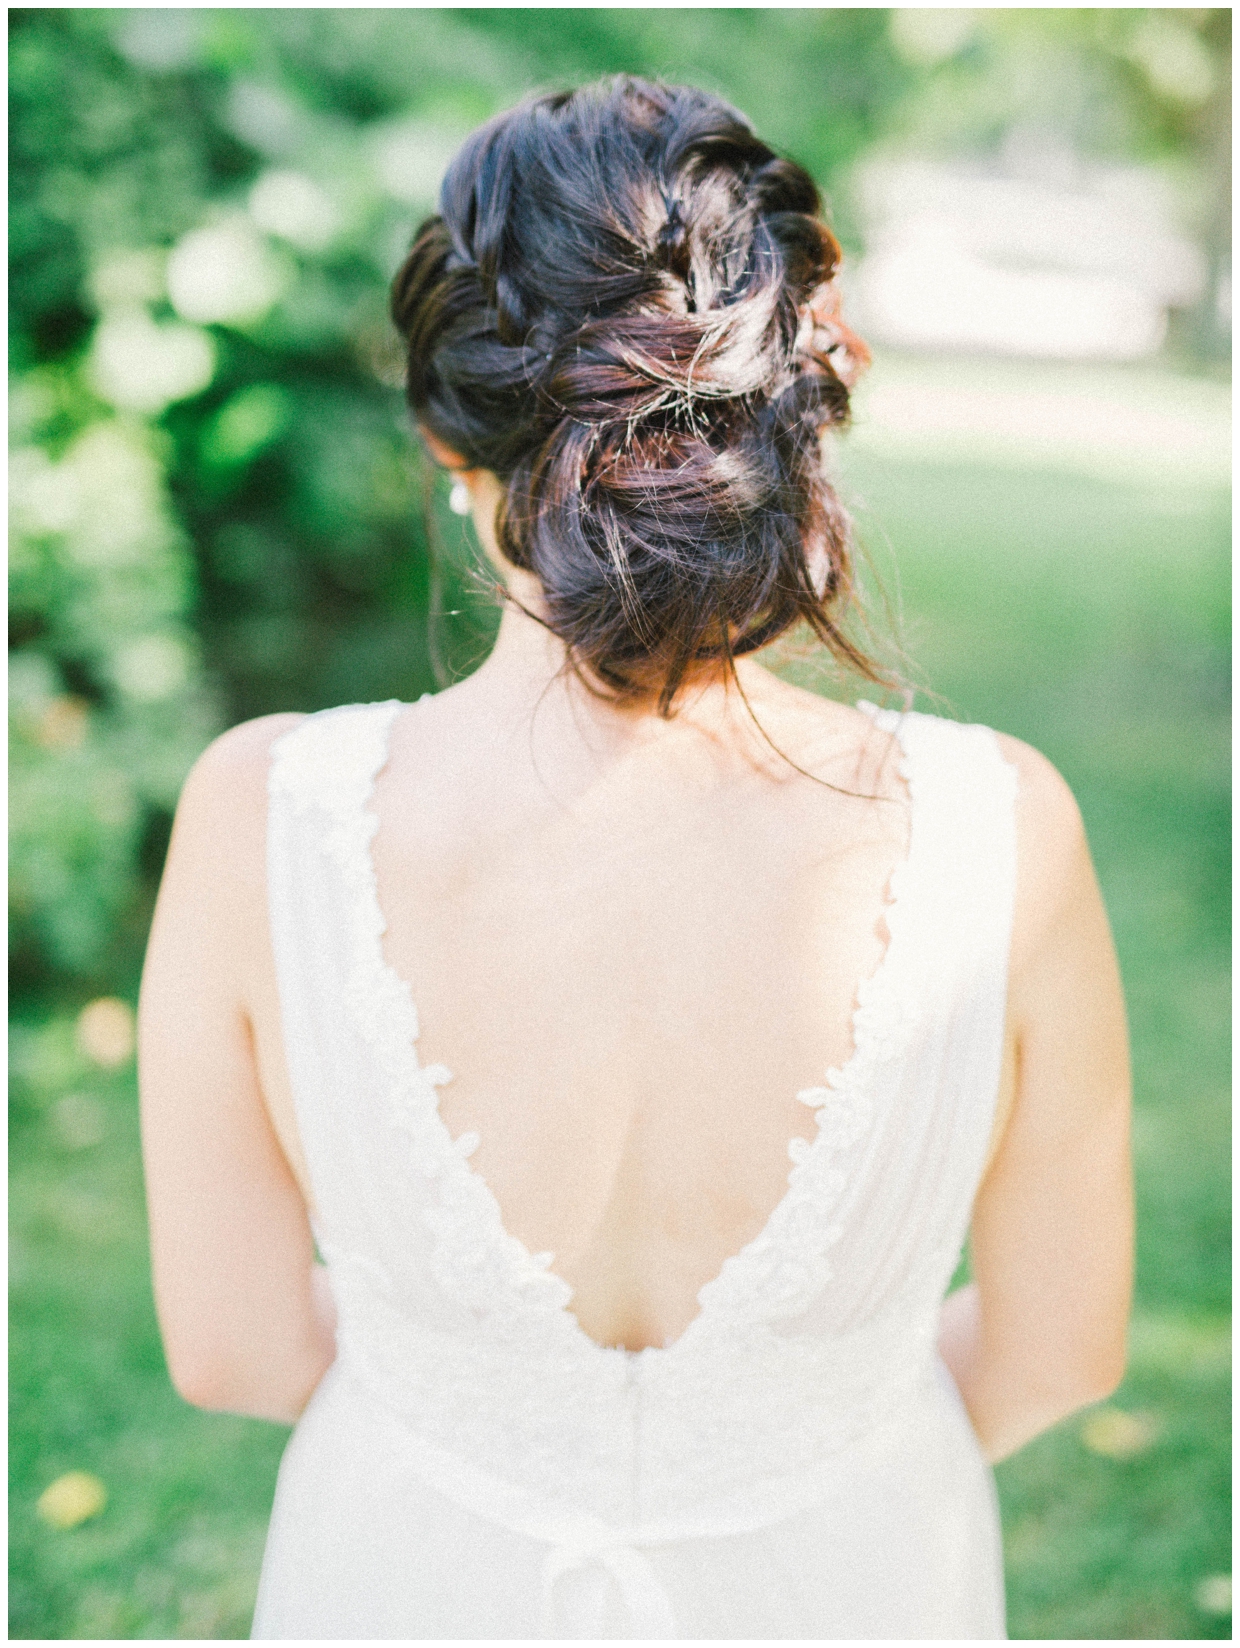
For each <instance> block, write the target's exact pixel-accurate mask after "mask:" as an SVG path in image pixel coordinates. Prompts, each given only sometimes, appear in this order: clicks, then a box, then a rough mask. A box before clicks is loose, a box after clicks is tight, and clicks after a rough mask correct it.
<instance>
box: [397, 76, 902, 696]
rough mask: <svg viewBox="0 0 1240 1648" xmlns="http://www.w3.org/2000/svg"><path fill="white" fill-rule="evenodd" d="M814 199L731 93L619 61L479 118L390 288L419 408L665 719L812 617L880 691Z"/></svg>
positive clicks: (507, 528)
mask: <svg viewBox="0 0 1240 1648" xmlns="http://www.w3.org/2000/svg"><path fill="white" fill-rule="evenodd" d="M819 209H820V202H819V197H818V191H817V189H816V188H815V186H814V184H813V182H812V180H811V179H810V177H809V175H808V174H807V173H806V172H805V171H803V170H802V168H801V167H800V166H797V165H795V164H794V163H793V162H791V161H788V160H785V159H782V158H780V157H779V156H777V155H776V154H775V153H774V152H773V151H772V150H771V149H769V148H768V147H767V146H766V145H765V144H764V143H762V142H760V141H759V140H758V138H757V137H755V136H754V134H753V132H752V130H751V129H750V127H749V125H748V123H747V122H746V121H745V119H744V118H743V117H742V116H741V115H740V114H738V113H737V111H736V110H734V109H732V108H730V107H729V106H728V105H727V104H726V103H723V102H721V101H720V100H719V99H718V98H715V97H711V96H709V95H707V94H706V93H704V92H699V91H696V90H694V89H692V88H690V87H684V86H663V85H657V84H653V83H651V82H649V81H645V80H639V79H635V78H631V77H628V76H624V77H620V78H618V79H615V80H609V81H602V82H597V83H595V84H592V85H588V86H584V87H582V88H581V89H579V90H577V91H574V92H568V93H560V94H556V95H552V96H544V97H539V98H535V99H533V100H531V101H529V102H527V103H524V104H522V105H521V106H520V107H518V108H516V109H513V110H511V111H510V112H508V113H506V114H503V115H500V116H499V117H498V118H496V119H495V120H492V121H490V122H489V123H488V124H487V125H485V126H483V127H481V128H480V129H479V130H478V131H476V132H475V133H473V135H472V136H471V137H470V138H468V139H467V141H466V142H465V144H464V146H463V147H462V148H461V150H460V151H459V152H458V154H457V155H456V157H455V159H454V160H453V162H452V164H451V166H450V167H449V169H448V173H447V176H446V178H445V180H444V184H443V189H442V193H441V197H440V214H439V215H438V216H436V217H432V218H430V219H428V220H427V221H426V222H425V223H424V224H423V225H422V227H421V229H420V230H419V231H418V234H417V237H416V239H415V241H414V244H413V248H412V250H411V251H410V253H409V257H408V259H407V260H406V262H405V264H404V266H403V268H402V269H401V270H400V272H399V274H398V275H397V277H396V279H395V282H394V283H393V289H392V313H393V317H394V319H395V321H396V324H397V326H398V328H399V329H400V331H401V334H402V336H403V337H404V339H405V341H406V344H407V346H408V398H409V404H410V406H411V407H412V409H413V412H414V414H415V416H416V418H417V419H418V421H419V423H421V424H422V425H423V426H424V427H425V428H426V429H428V430H429V431H430V432H431V433H432V434H433V435H435V436H437V437H438V438H439V439H440V440H441V441H442V442H444V443H445V444H446V445H447V446H449V447H450V448H452V449H453V450H454V451H456V452H458V453H459V454H460V455H461V457H462V458H463V460H464V462H465V464H466V465H467V466H468V467H469V468H479V469H487V470H490V471H492V472H493V473H494V474H495V475H496V476H497V477H498V478H499V480H500V481H501V482H502V483H504V485H505V488H506V490H505V495H504V500H503V504H502V506H501V509H500V513H499V517H498V520H497V536H498V542H499V545H500V548H501V549H502V551H503V553H504V554H505V555H506V556H507V557H508V559H509V560H510V561H511V562H512V563H513V564H514V565H515V566H518V567H524V568H527V569H528V570H529V571H531V572H532V573H533V574H534V575H535V576H536V577H537V579H538V581H539V583H540V585H541V587H542V590H543V593H544V598H545V605H546V614H545V616H546V621H547V622H548V624H549V625H550V627H551V628H552V629H553V630H554V631H555V633H556V634H557V635H558V636H560V637H561V639H562V640H563V641H564V642H565V643H566V644H567V645H568V647H569V649H570V657H572V658H573V660H574V662H575V663H576V664H578V665H579V666H585V668H586V670H587V671H588V672H589V673H590V674H591V675H592V676H593V677H594V678H595V679H596V680H597V681H599V682H601V683H603V684H605V686H606V687H607V688H609V689H611V690H612V691H614V692H616V693H617V694H620V695H624V696H629V695H632V696H638V695H641V696H645V695H648V694H650V693H652V692H653V693H657V695H658V700H659V707H660V710H661V711H662V712H663V713H665V714H666V713H667V712H668V710H669V707H670V705H671V703H672V700H673V698H674V697H675V694H676V692H677V690H678V689H679V687H680V686H681V684H682V682H683V681H684V679H685V677H686V674H687V673H689V672H690V671H692V670H693V669H695V668H696V667H697V666H699V665H700V664H702V663H708V662H711V661H714V662H716V663H721V664H722V665H723V667H724V668H725V669H727V670H729V671H730V670H731V669H732V665H733V660H734V658H735V657H737V656H739V655H740V654H742V653H747V652H752V651H754V650H755V649H756V648H758V647H761V646H763V645H765V644H766V643H767V642H768V641H771V640H773V639H774V638H775V637H776V636H778V635H780V634H782V633H783V632H784V631H786V630H787V629H789V628H790V627H791V626H792V625H793V624H795V623H796V622H797V621H798V620H804V621H806V622H808V624H809V625H810V626H811V627H812V628H813V630H814V631H815V632H816V633H817V635H818V636H819V637H820V638H821V640H822V641H824V642H825V643H826V644H827V646H828V647H829V648H831V650H832V651H833V652H834V653H835V654H836V656H837V657H839V658H840V659H842V660H844V661H846V662H847V663H848V664H849V665H851V666H852V667H854V668H856V669H858V670H860V671H861V673H863V674H865V675H867V676H869V677H870V678H872V679H873V678H875V671H874V668H873V666H872V665H871V664H870V662H869V660H868V659H867V658H866V657H865V655H864V654H863V653H862V652H861V651H860V650H859V649H858V648H857V647H856V645H855V644H854V643H853V642H852V641H850V640H849V638H848V637H847V636H846V635H845V633H844V632H843V630H842V628H841V627H840V615H841V612H842V608H843V605H844V601H845V597H846V596H847V594H848V592H849V588H850V581H851V572H850V560H849V547H848V519H847V516H846V515H845V513H844V510H843V508H842V506H841V505H840V503H839V500H838V498H837V497H836V495H835V493H834V491H833V489H832V488H831V486H830V485H829V483H828V481H827V479H826V477H825V474H824V465H823V457H822V451H821V446H820V439H821V436H822V433H823V432H824V431H825V430H827V429H830V428H833V427H838V426H840V425H842V424H844V423H845V422H846V420H847V417H848V398H849V397H848V391H849V385H850V384H851V383H852V381H853V378H854V376H855V374H856V372H857V371H858V370H859V369H860V368H861V366H863V365H864V364H865V361H866V359H867V358H868V357H867V355H866V352H865V348H864V345H862V344H861V343H860V341H859V340H858V339H856V338H855V337H853V336H852V334H851V333H849V332H848V331H847V330H846V329H845V328H844V327H843V325H842V324H841V323H840V321H839V319H838V317H837V313H836V309H837V304H836V295H835V288H834V285H833V277H834V275H835V271H836V267H837V264H838V262H839V255H840V253H839V246H838V244H837V243H836V241H835V239H834V237H833V236H832V235H831V233H830V231H829V230H828V229H827V227H826V225H825V224H824V223H823V222H822V220H821V218H820V217H819V215H818V213H819Z"/></svg>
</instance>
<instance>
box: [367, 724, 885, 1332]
mask: <svg viewBox="0 0 1240 1648" xmlns="http://www.w3.org/2000/svg"><path fill="white" fill-rule="evenodd" d="M425 713H426V712H425V710H424V709H423V707H422V706H415V707H414V708H413V709H411V710H410V711H408V712H407V713H406V714H405V715H403V716H398V717H397V718H396V720H395V721H394V722H393V723H392V727H393V728H396V729H398V730H399V732H400V734H401V735H402V736H401V738H400V741H399V742H400V751H401V757H402V760H401V763H400V765H401V767H402V769H403V776H402V778H401V779H398V780H396V781H395V782H396V784H397V787H396V789H395V790H394V791H393V790H391V788H390V784H391V783H392V782H393V781H392V780H391V779H390V776H389V775H390V774H391V771H392V766H393V763H391V762H389V763H388V764H387V765H385V767H384V769H383V771H382V772H381V774H380V775H379V777H378V780H377V783H376V785H375V788H374V791H373V793H372V795H371V797H370V799H369V801H368V803H367V807H368V810H369V811H370V812H371V813H373V814H375V815H376V816H377V818H378V820H379V822H378V825H377V827H376V831H375V835H374V837H373V839H372V840H371V842H370V843H369V854H370V869H371V873H372V874H373V875H374V876H375V881H376V897H377V900H378V904H379V908H380V911H381V917H382V920H383V925H384V938H383V947H384V969H385V973H386V974H387V975H388V976H389V981H390V982H391V983H392V984H393V985H394V987H396V988H404V987H406V986H407V987H408V988H409V992H410V995H411V997H412V999H413V1000H414V1001H415V1002H416V1003H417V1005H418V1017H419V1021H420V1037H419V1047H420V1049H421V1050H423V1051H422V1057H423V1058H424V1059H425V1060H426V1062H428V1063H431V1064H433V1065H436V1066H442V1067H443V1070H444V1075H445V1081H444V1082H442V1083H440V1084H439V1085H438V1088H437V1091H438V1096H439V1112H440V1116H441V1118H442V1120H443V1122H444V1124H445V1126H446V1127H447V1129H448V1131H449V1133H450V1134H451V1135H452V1136H453V1138H454V1140H455V1141H456V1142H457V1144H458V1146H461V1145H463V1146H464V1148H466V1149H469V1152H470V1153H469V1156H468V1161H469V1164H470V1169H471V1171H472V1172H473V1173H475V1174H478V1175H479V1176H480V1177H481V1178H482V1179H483V1180H484V1181H485V1183H486V1186H487V1187H488V1189H489V1191H490V1193H491V1196H492V1197H493V1199H494V1201H495V1203H496V1218H497V1221H498V1223H499V1225H500V1227H501V1228H502V1229H503V1230H504V1231H505V1233H506V1235H508V1236H510V1237H511V1238H513V1239H518V1240H520V1243H521V1245H522V1246H523V1247H525V1248H526V1249H527V1250H533V1252H535V1253H536V1254H537V1255H538V1259H537V1262H538V1263H539V1264H540V1265H541V1266H544V1267H545V1268H546V1269H547V1271H548V1273H549V1275H550V1276H552V1277H553V1278H555V1279H559V1280H560V1281H562V1282H563V1283H564V1284H565V1287H564V1308H565V1309H566V1310H569V1311H570V1312H571V1313H572V1314H573V1316H574V1318H575V1319H576V1320H577V1321H578V1322H579V1324H581V1325H582V1327H583V1331H585V1332H586V1333H587V1334H588V1336H589V1337H591V1338H592V1339H594V1340H595V1341H596V1342H601V1343H603V1344H607V1345H615V1344H623V1345H626V1346H627V1347H629V1348H641V1347H643V1346H663V1345H666V1344H668V1343H670V1342H671V1341H672V1340H673V1339H675V1338H677V1337H678V1336H679V1335H680V1334H681V1333H682V1332H683V1331H685V1329H686V1327H687V1325H688V1323H689V1322H690V1320H692V1318H693V1317H695V1316H696V1315H697V1314H698V1312H699V1311H700V1310H701V1309H702V1308H704V1307H705V1306H708V1305H709V1301H710V1299H711V1297H712V1294H713V1292H716V1291H718V1289H717V1288H716V1287H715V1284H716V1283H717V1282H718V1280H719V1278H720V1276H721V1275H722V1273H723V1271H724V1270H725V1268H726V1267H728V1266H729V1265H731V1264H732V1262H733V1259H734V1257H735V1256H736V1255H738V1254H739V1253H740V1252H741V1250H743V1249H745V1248H746V1247H748V1246H750V1245H751V1244H752V1243H754V1242H757V1241H760V1239H761V1238H762V1236H763V1235H764V1234H765V1232H766V1230H767V1228H768V1226H769V1225H770V1223H771V1221H772V1219H778V1217H779V1215H778V1213H777V1208H778V1205H779V1203H780V1202H781V1201H782V1200H783V1199H784V1197H785V1196H786V1195H787V1193H788V1172H789V1161H790V1160H791V1161H792V1162H793V1163H795V1162H796V1161H797V1160H798V1159H799V1155H800V1153H801V1152H802V1151H804V1150H805V1149H806V1148H808V1145H809V1142H810V1139H811V1137H812V1134H813V1131H814V1121H813V1112H814V1111H816V1110H817V1109H818V1107H820V1106H821V1104H822V1103H823V1101H824V1098H825V1096H826V1093H827V1091H828V1090H827V1089H826V1088H825V1087H824V1086H823V1081H824V1073H825V1072H826V1071H827V1069H828V1068H831V1067H832V1066H835V1067H836V1068H835V1071H834V1074H835V1078H836V1079H837V1080H845V1079H846V1075H847V1073H848V1072H849V1070H850V1067H851V1065H852V1063H853V1061H854V1060H855V1059H856V1058H858V1057H862V1058H864V1056H865V1052H864V1047H863V1046H861V1047H860V1048H859V1047H858V1045H857V1043H858V1036H857V1027H856V1024H855V1022H854V1020H855V1015H856V1006H857V982H858V980H859V979H865V980H867V981H870V982H869V984H868V986H867V987H868V988H869V989H870V990H871V991H873V990H874V989H876V988H878V987H879V986H878V984H877V983H876V982H874V980H875V978H876V975H877V974H878V971H879V969H880V968H882V967H884V966H885V965H886V955H887V950H888V943H887V931H888V930H887V926H886V916H887V914H888V909H889V905H890V901H891V900H890V895H891V891H892V884H893V879H894V877H895V870H896V867H897V866H898V865H903V863H904V862H905V860H906V855H907V853H908V851H909V845H908V843H909V825H908V807H907V802H906V798H905V797H904V796H903V795H902V794H901V793H900V792H899V791H898V790H895V791H894V792H893V790H892V786H891V784H890V783H888V785H887V788H888V791H889V793H888V795H886V796H882V797H879V798H874V797H871V796H867V795H864V794H856V793H850V792H848V791H844V792H842V793H841V792H840V791H839V790H837V789H834V788H826V787H820V788H819V789H818V790H817V791H816V792H812V793H811V795H810V797H809V799H810V800H811V801H812V802H814V803H816V804H817V805H816V806H815V808H814V809H813V810H812V812H811V814H810V816H809V817H808V818H802V819H801V820H799V821H798V822H799V839H798V831H797V830H793V831H791V832H789V831H787V830H785V831H783V832H782V833H781V834H778V835H773V833H772V829H771V825H772V823H774V824H776V825H778V824H780V823H783V822H784V819H783V817H782V816H781V812H782V810H784V809H786V807H787V801H788V798H787V796H786V794H785V793H784V791H783V790H782V789H780V788H779V787H778V786H770V788H769V790H764V789H763V788H762V787H761V785H760V784H755V785H752V786H751V789H750V795H749V797H748V810H746V809H745V807H744V806H742V805H741V804H740V803H738V801H737V798H736V793H735V792H736V786H735V784H731V785H729V784H726V783H725V785H724V786H723V788H722V790H720V787H719V785H718V783H717V782H716V783H715V784H714V785H713V787H712V789H711V791H710V793H709V794H708V795H707V796H706V797H705V798H703V800H702V801H699V802H698V803H697V805H698V808H699V812H700V813H702V814H704V817H703V818H702V819H700V820H699V819H695V818H694V817H693V815H692V813H691V814H690V816H688V817H675V816H669V813H670V812H671V806H672V804H673V802H674V799H675V793H676V792H675V786H673V788H672V792H671V795H669V794H668V785H667V783H666V781H665V779H664V775H663V773H662V771H661V770H660V769H657V768H656V772H655V775H654V777H653V779H652V778H651V776H650V775H649V773H648V772H646V773H643V772H642V771H641V769H640V765H639V770H638V771H637V772H636V773H634V771H633V768H632V765H631V764H630V765H625V766H622V770H621V773H620V777H619V781H618V782H616V781H614V780H613V782H611V783H610V784H608V782H607V779H608V778H609V777H610V776H611V775H610V774H607V773H604V775H603V780H602V781H601V782H598V781H596V782H595V783H594V784H593V785H592V786H590V787H589V788H588V789H587V790H586V793H585V794H584V796H582V797H577V798H574V801H575V805H568V804H565V803H564V802H563V801H562V800H560V799H558V798H556V797H551V798H550V800H549V803H548V805H547V807H546V808H545V810H544V812H543V815H542V816H541V817H540V818H538V819H536V820H535V821H534V822H531V820H530V819H529V818H522V819H521V820H520V822H519V824H518V826H517V827H516V828H514V826H513V824H512V821H511V820H510V818H509V817H508V816H507V814H508V810H509V806H510V792H506V793H505V795H504V798H503V800H504V806H503V807H502V808H501V809H500V810H499V811H500V818H499V821H498V824H499V827H498V828H497V825H496V823H495V822H494V821H488V820H483V819H480V818H479V816H478V813H479V811H480V808H479V806H478V803H477V800H476V799H475V795H474V794H473V793H471V807H470V810H469V814H468V816H467V818H466V819H465V820H463V821H457V823H456V826H455V828H450V829H448V830H447V831H444V830H443V829H442V828H441V829H439V830H438V831H436V830H435V829H434V828H433V827H432V828H431V829H427V828H425V827H421V828H419V823H420V822H421V821H420V820H419V817H418V809H419V804H420V803H421V804H422V807H423V812H425V803H423V797H422V794H421V793H420V792H421V791H422V790H423V789H430V790H431V797H430V805H431V806H432V807H433V806H434V804H435V802H436V800H437V799H438V796H439V795H440V793H441V792H442V784H441V785H440V786H439V787H438V788H437V787H436V786H435V785H434V783H433V782H432V783H431V784H428V783H427V781H426V771H425V765H424V762H423V761H421V760H420V759H419V757H420V754H421V751H422V750H423V749H424V747H425V744H426V737H425V732H426V727H425V721H424V719H423V718H424V716H425ZM858 719H859V718H858ZM850 730H851V729H850ZM870 730H871V732H872V731H873V729H872V728H871V729H870ZM392 742H393V744H394V743H395V742H396V740H395V739H393V740H392ZM874 742H875V743H876V745H878V746H879V748H880V749H884V748H885V747H886V744H887V739H886V737H885V735H880V736H878V737H876V738H875V739H874ZM880 759H881V757H880ZM876 764H877V763H876ZM858 767H859V763H858V766H857V767H854V769H853V771H854V783H855V782H856V781H857V778H858V777H861V778H863V779H868V778H869V777H870V776H871V775H870V774H868V773H865V774H862V773H860V772H859V771H858ZM674 776H675V778H676V779H681V778H682V774H680V773H679V772H677V773H676V774H675V775H674ZM711 776H712V778H714V777H715V775H714V774H713V773H712V774H711ZM681 787H682V788H683V787H684V786H683V784H682V785H681ZM652 790H653V793H651V792H652ZM599 791H601V792H602V793H601V794H599V793H598V792H599ZM617 791H620V792H621V793H622V795H623V798H624V799H623V801H620V802H618V801H617ZM634 792H636V796H635V798H634ZM755 792H756V794H755ZM755 802H756V806H755ZM823 803H825V808H824V805H823ZM804 811H805V809H804V808H802V812H804ZM824 812H825V814H826V817H825V820H824V816H823V815H824ZM617 814H618V815H619V816H616V815H617ZM835 815H838V816H835ZM841 822H843V824H844V825H845V826H846V828H845V829H843V830H842V829H841ZM435 823H438V821H437V820H436V821H435ZM712 823H713V824H714V825H715V834H716V837H721V838H722V840H721V842H720V841H719V840H716V841H713V842H712V841H709V840H704V839H703V836H704V827H703V826H706V827H709V826H710V824H712ZM488 824H489V828H488ZM695 825H696V826H697V827H696V828H695ZM436 834H438V835H439V836H441V837H442V836H445V835H446V838H447V850H446V851H445V850H438V851H437V850H436V847H437V846H438V843H437V842H436V840H435V836H436ZM428 837H429V845H428ZM497 837H498V842H497V839H496V838H497ZM531 837H533V844H532V846H531V842H530V838H531ZM841 837H844V839H840V838H841ZM669 852H670V853H671V854H672V855H674V856H673V857H672V861H671V862H670V863H669V862H666V859H667V856H668V854H669ZM712 852H713V855H714V857H715V859H716V860H718V862H716V863H715V864H714V865H713V867H712V864H711V858H712ZM660 854H662V855H663V858H664V862H661V863H660V862H658V861H657V859H658V855H660ZM462 860H464V861H465V863H466V865H467V870H465V871H462V869H461V861H462ZM798 924H799V927H800V932H799V933H798V932H797V931H796V928H797V926H798ZM764 946H765V948H764ZM721 1008H722V1011H721V1010H720V1009H721ZM862 1040H863V1038H862ZM449 1068H450V1069H451V1071H452V1077H451V1080H450V1081H449V1080H447V1079H446V1076H447V1071H448V1069H449ZM471 1147H472V1148H471Z"/></svg>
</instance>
